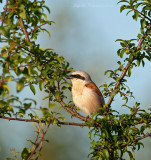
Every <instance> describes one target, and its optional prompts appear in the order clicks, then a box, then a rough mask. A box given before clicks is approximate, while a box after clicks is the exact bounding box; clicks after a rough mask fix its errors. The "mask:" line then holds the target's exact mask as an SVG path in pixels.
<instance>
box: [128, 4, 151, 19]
mask: <svg viewBox="0 0 151 160" xmlns="http://www.w3.org/2000/svg"><path fill="white" fill-rule="evenodd" d="M130 7H131V9H132V10H133V11H137V12H138V13H139V14H140V15H142V16H143V17H145V18H146V19H148V20H149V21H151V19H150V18H149V17H147V16H145V15H144V14H143V13H141V12H140V11H138V10H137V9H135V8H134V7H133V6H132V5H130Z"/></svg>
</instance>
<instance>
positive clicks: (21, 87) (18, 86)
mask: <svg viewBox="0 0 151 160" xmlns="http://www.w3.org/2000/svg"><path fill="white" fill-rule="evenodd" d="M23 88H24V81H22V80H19V81H18V82H17V83H16V89H17V92H20V91H21V90H22V89H23Z"/></svg>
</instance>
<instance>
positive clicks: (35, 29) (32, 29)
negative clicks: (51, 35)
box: [28, 22, 46, 35]
mask: <svg viewBox="0 0 151 160" xmlns="http://www.w3.org/2000/svg"><path fill="white" fill-rule="evenodd" d="M45 24H46V22H44V23H42V24H41V25H39V26H37V27H36V28H34V29H32V30H31V31H30V32H28V35H30V34H31V33H32V32H33V31H35V30H37V29H38V28H40V27H41V26H43V25H45Z"/></svg>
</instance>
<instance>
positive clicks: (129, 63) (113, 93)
mask: <svg viewBox="0 0 151 160" xmlns="http://www.w3.org/2000/svg"><path fill="white" fill-rule="evenodd" d="M149 30H151V24H150V25H149V26H148V29H147V30H146V32H145V33H144V36H143V37H142V38H141V39H140V41H139V43H138V45H137V48H136V51H138V50H140V49H141V46H142V43H143V42H144V40H145V38H146V36H147V32H148V31H149ZM134 60H135V57H134V56H133V57H132V61H134ZM130 66H131V62H128V63H127V65H126V67H125V68H124V70H123V72H122V74H121V76H120V77H119V80H118V81H117V83H116V85H115V87H114V89H113V91H112V92H111V95H110V98H109V100H108V102H107V104H106V105H107V106H108V107H109V106H110V105H111V103H112V101H113V99H114V96H115V94H116V91H117V90H118V87H119V86H120V84H121V80H122V79H123V78H124V77H125V75H126V73H127V71H128V69H129V67H130Z"/></svg>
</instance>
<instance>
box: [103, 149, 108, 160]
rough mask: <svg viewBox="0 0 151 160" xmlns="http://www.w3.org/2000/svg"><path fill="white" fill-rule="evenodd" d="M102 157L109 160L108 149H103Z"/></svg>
mask: <svg viewBox="0 0 151 160" xmlns="http://www.w3.org/2000/svg"><path fill="white" fill-rule="evenodd" d="M103 155H104V157H105V159H106V160H108V159H109V152H108V149H103Z"/></svg>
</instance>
